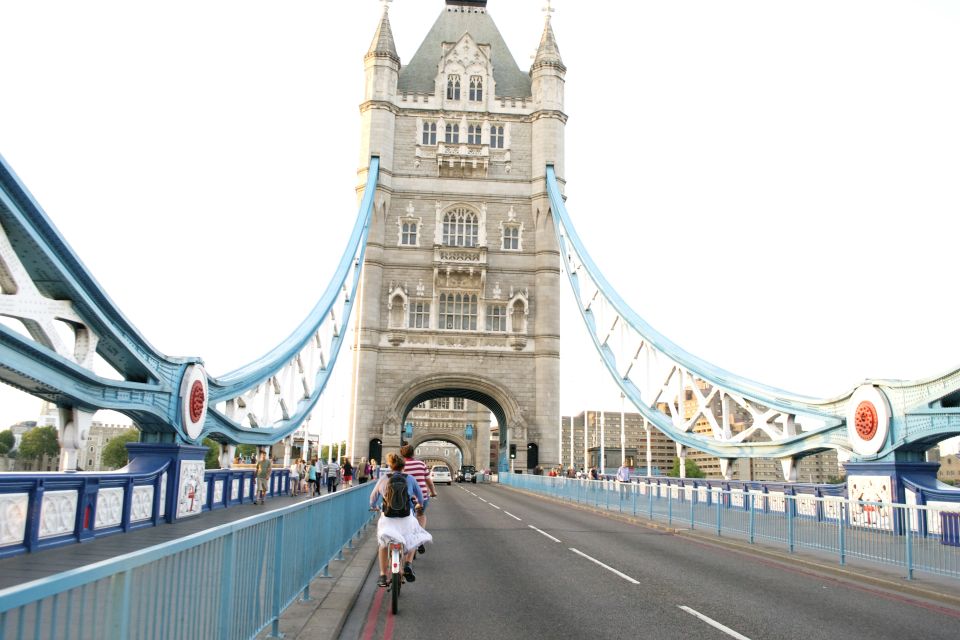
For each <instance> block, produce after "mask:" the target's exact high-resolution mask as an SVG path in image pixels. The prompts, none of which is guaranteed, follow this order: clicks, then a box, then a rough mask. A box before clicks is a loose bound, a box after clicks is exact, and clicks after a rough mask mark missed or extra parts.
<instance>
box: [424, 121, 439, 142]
mask: <svg viewBox="0 0 960 640" xmlns="http://www.w3.org/2000/svg"><path fill="white" fill-rule="evenodd" d="M423 144H425V145H428V146H429V145H435V144H437V123H436V122H424V123H423Z"/></svg>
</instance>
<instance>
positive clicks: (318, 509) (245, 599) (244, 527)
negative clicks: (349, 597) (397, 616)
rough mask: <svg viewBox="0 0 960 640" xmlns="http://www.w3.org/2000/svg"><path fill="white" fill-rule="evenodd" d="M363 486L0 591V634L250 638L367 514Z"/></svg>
mask: <svg viewBox="0 0 960 640" xmlns="http://www.w3.org/2000/svg"><path fill="white" fill-rule="evenodd" d="M368 494H369V492H368V491H366V490H364V489H363V488H362V487H354V488H352V489H348V490H346V491H338V492H336V493H333V494H330V495H327V496H323V497H321V498H315V499H312V500H307V501H305V502H301V503H298V504H295V505H292V506H289V507H285V508H283V509H278V510H276V511H271V512H269V513H263V514H259V515H255V516H251V517H249V518H245V519H243V520H239V521H237V522H233V523H229V524H225V525H222V526H219V527H215V528H213V529H208V530H207V531H203V532H200V533H196V534H193V535H190V536H187V537H185V538H181V539H178V540H175V541H172V542H168V543H164V544H161V545H157V546H154V547H150V548H148V549H144V550H140V551H135V552H133V553H129V554H126V555H123V556H120V557H117V558H114V559H112V560H107V561H104V562H100V563H97V564H93V565H88V566H86V567H82V568H80V569H75V570H72V571H67V572H64V573H60V574H57V575H55V576H51V577H49V578H44V579H41V580H37V581H34V582H31V583H28V584H25V585H19V586H16V587H11V588H8V589H4V590H0V637H3V638H20V637H31V638H34V637H36V638H59V639H67V638H71V637H79V636H80V633H81V632H82V637H94V638H131V639H134V638H184V639H189V638H198V639H199V638H224V639H226V638H254V637H256V636H257V634H259V633H260V632H261V631H263V630H264V629H265V628H266V627H268V626H271V625H273V626H274V630H276V623H277V621H278V619H279V616H280V613H281V612H282V611H283V610H284V609H285V608H286V607H288V606H289V605H290V604H291V603H292V602H293V601H294V600H296V599H297V598H298V597H300V596H301V595H302V594H304V593H305V591H306V588H307V585H309V584H310V581H311V580H313V579H314V578H315V577H317V576H318V575H321V574H322V573H323V571H324V570H325V568H326V567H327V565H328V564H329V563H330V561H331V560H333V559H334V558H336V557H337V555H338V554H339V553H340V552H341V550H342V549H343V547H345V546H346V545H348V544H350V543H351V541H352V540H353V538H354V537H355V536H356V535H357V534H359V533H360V531H361V530H362V529H363V528H364V527H366V526H367V525H368V524H369V523H370V520H371V514H370V512H369V509H368Z"/></svg>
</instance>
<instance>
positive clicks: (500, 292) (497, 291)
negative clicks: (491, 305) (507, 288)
mask: <svg viewBox="0 0 960 640" xmlns="http://www.w3.org/2000/svg"><path fill="white" fill-rule="evenodd" d="M501 295H503V290H502V289H500V283H499V282H498V283H497V284H496V285H494V287H493V299H494V300H499V299H500V296H501Z"/></svg>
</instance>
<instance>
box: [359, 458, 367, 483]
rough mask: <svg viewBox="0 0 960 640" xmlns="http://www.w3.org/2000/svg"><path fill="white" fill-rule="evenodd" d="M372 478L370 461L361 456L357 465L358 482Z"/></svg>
mask: <svg viewBox="0 0 960 640" xmlns="http://www.w3.org/2000/svg"><path fill="white" fill-rule="evenodd" d="M369 479H370V463H369V462H367V459H366V458H360V464H358V465H357V482H359V483H360V484H364V483H366V481H367V480H369Z"/></svg>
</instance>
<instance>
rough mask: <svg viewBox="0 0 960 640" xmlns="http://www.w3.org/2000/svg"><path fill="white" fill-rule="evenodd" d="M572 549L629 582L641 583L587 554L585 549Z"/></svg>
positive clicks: (571, 549)
mask: <svg viewBox="0 0 960 640" xmlns="http://www.w3.org/2000/svg"><path fill="white" fill-rule="evenodd" d="M570 551H573V552H574V553H575V554H577V555H578V556H582V557H584V558H586V559H587V560H589V561H590V562H593V563H594V564H598V565H600V566H601V567H603V568H604V569H606V570H607V571H610V572H612V573H615V574H617V575H618V576H620V577H621V578H623V579H624V580H626V581H627V582H632V583H633V584H640V582H639V581H637V580H634V579H633V578H631V577H630V576H628V575H627V574H625V573H620V572H619V571H617V570H616V569H614V568H613V567H611V566H608V565H605V564H603V563H602V562H600V561H599V560H597V559H596V558H591V557H590V556H588V555H587V554H585V553H584V552H583V551H577V550H576V549H574V548H573V547H571V548H570Z"/></svg>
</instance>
